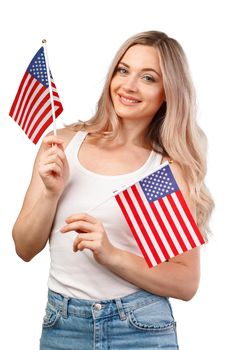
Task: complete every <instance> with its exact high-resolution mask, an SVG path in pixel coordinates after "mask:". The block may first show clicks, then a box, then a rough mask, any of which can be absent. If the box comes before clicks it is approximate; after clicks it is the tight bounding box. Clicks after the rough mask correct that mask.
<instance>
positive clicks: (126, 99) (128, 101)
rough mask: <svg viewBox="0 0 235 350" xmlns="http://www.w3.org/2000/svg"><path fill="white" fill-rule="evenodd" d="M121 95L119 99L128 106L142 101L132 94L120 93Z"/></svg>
mask: <svg viewBox="0 0 235 350" xmlns="http://www.w3.org/2000/svg"><path fill="white" fill-rule="evenodd" d="M118 96H119V100H120V101H121V103H122V104H124V105H126V106H133V105H136V104H137V103H140V102H141V101H140V100H138V99H136V98H134V97H132V96H126V95H125V96H124V95H120V94H118Z"/></svg>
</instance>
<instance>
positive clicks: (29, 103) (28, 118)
mask: <svg viewBox="0 0 235 350" xmlns="http://www.w3.org/2000/svg"><path fill="white" fill-rule="evenodd" d="M42 88H43V87H42V85H41V84H39V85H38V86H37V88H36V89H35V91H34V93H33V94H32V96H31V98H30V100H29V101H28V104H27V108H26V109H25V112H24V115H23V118H22V121H21V124H20V126H21V127H22V126H23V124H24V121H25V119H26V117H27V113H28V110H29V108H30V107H31V104H32V102H33V100H34V98H35V96H36V95H37V93H38V92H39V91H40V90H41V89H42ZM37 101H38V100H36V102H35V103H34V106H33V108H32V110H35V104H37ZM32 110H31V112H30V114H29V115H28V117H27V121H26V124H25V126H24V128H23V130H26V129H27V126H28V123H29V121H30V118H31V115H32Z"/></svg>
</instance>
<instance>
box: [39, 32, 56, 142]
mask: <svg viewBox="0 0 235 350" xmlns="http://www.w3.org/2000/svg"><path fill="white" fill-rule="evenodd" d="M42 43H43V48H44V52H45V61H46V69H47V80H48V85H49V92H50V101H51V109H52V118H53V131H54V135H55V136H56V117H55V106H54V98H53V92H52V86H51V75H50V69H49V61H48V56H47V47H46V43H47V41H46V39H43V40H42Z"/></svg>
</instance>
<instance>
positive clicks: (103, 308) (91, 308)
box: [48, 289, 167, 320]
mask: <svg viewBox="0 0 235 350" xmlns="http://www.w3.org/2000/svg"><path fill="white" fill-rule="evenodd" d="M162 299H167V298H165V297H160V296H157V295H154V294H152V293H149V292H147V291H145V290H142V289H141V290H139V291H137V292H135V293H132V294H129V295H126V296H124V297H120V298H115V299H110V300H87V299H77V298H70V297H67V296H63V295H61V294H58V293H56V292H53V291H52V290H49V291H48V303H49V304H50V305H51V306H53V307H55V308H56V309H58V310H60V312H61V314H62V316H63V317H64V318H66V317H67V316H68V315H69V314H73V315H75V316H78V317H85V318H89V317H93V318H96V319H98V318H104V317H109V316H113V315H116V314H119V317H120V319H121V320H125V319H126V313H127V312H130V311H131V310H134V309H137V308H139V307H142V306H145V305H148V304H151V303H153V302H157V301H161V300H162Z"/></svg>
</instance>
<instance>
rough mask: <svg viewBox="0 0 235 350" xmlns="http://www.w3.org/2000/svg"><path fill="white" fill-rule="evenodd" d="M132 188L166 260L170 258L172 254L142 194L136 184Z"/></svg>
mask: <svg viewBox="0 0 235 350" xmlns="http://www.w3.org/2000/svg"><path fill="white" fill-rule="evenodd" d="M131 189H132V191H133V193H134V195H135V197H136V199H137V202H138V204H139V206H140V209H141V211H142V213H143V214H144V216H145V218H146V221H147V224H148V225H149V227H150V232H152V233H153V235H154V237H155V239H156V241H157V244H158V246H159V248H160V250H161V252H162V253H163V255H164V258H165V260H168V259H169V258H170V255H169V253H168V252H167V250H166V248H165V246H164V244H163V243H162V240H161V238H160V236H159V234H158V232H157V230H156V228H155V227H154V224H153V222H152V220H151V217H150V215H149V213H148V211H147V210H146V207H145V205H144V203H143V201H142V198H141V196H140V194H139V192H138V190H137V188H136V186H135V185H134V186H132V187H131Z"/></svg>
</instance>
